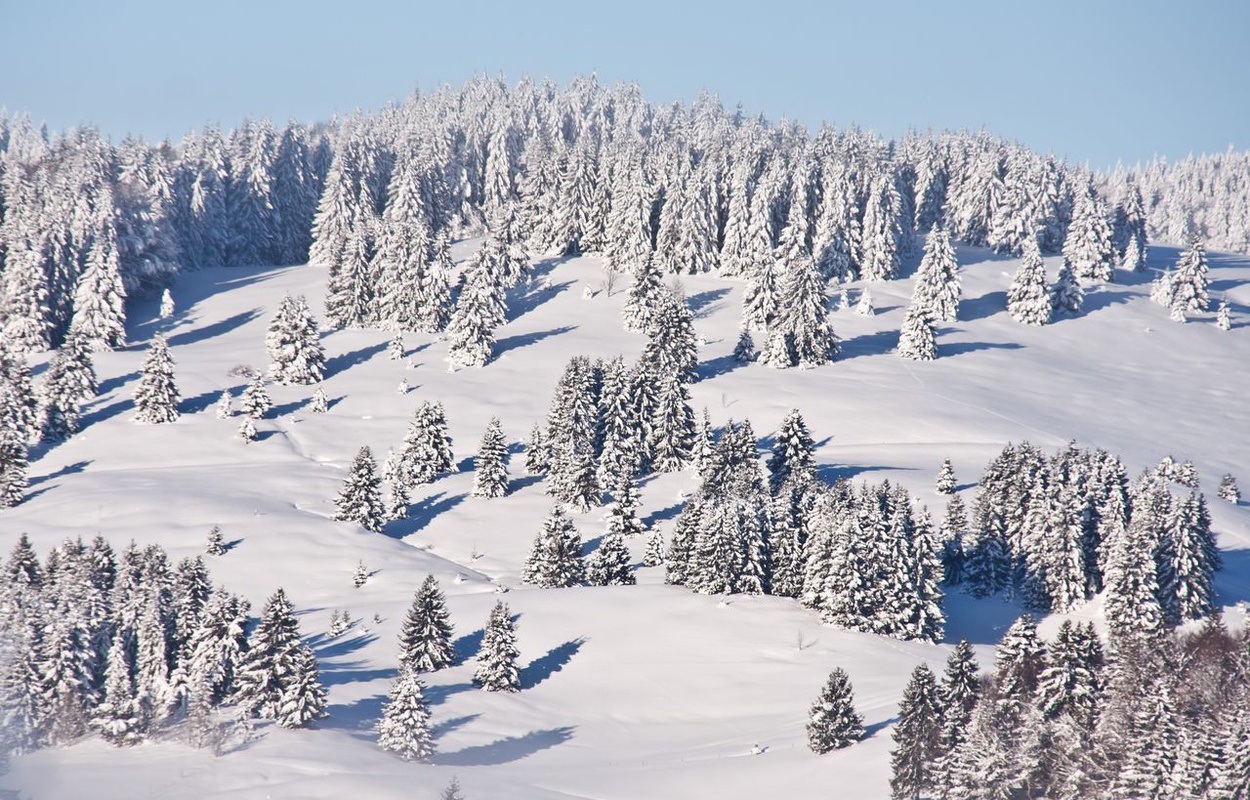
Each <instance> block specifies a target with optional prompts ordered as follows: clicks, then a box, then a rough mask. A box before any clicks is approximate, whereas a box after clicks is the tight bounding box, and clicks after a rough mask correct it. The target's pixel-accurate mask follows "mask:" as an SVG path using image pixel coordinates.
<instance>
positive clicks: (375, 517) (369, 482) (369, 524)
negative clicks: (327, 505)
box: [334, 447, 386, 533]
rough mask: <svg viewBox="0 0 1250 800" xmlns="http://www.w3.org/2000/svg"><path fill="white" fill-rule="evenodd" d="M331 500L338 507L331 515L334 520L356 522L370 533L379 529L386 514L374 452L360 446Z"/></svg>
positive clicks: (383, 522)
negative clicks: (335, 494)
mask: <svg viewBox="0 0 1250 800" xmlns="http://www.w3.org/2000/svg"><path fill="white" fill-rule="evenodd" d="M334 502H335V507H336V508H337V509H338V510H337V511H336V512H335V514H334V518H335V519H336V520H340V521H342V522H355V523H356V524H358V525H360V526H361V527H362V528H364V529H365V530H367V531H372V532H373V533H378V532H380V531H381V530H382V527H383V525H384V524H385V521H386V516H385V509H384V508H383V507H382V489H381V482H380V481H379V480H378V467H377V463H376V462H375V461H374V460H373V451H372V450H370V449H369V448H368V447H362V448H360V451H359V452H357V453H356V458H355V459H354V460H353V461H352V465H351V468H350V469H349V470H348V473H347V480H345V481H344V482H343V488H342V490H340V491H339V495H338V497H337V498H336V499H335V501H334Z"/></svg>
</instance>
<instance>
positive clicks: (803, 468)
mask: <svg viewBox="0 0 1250 800" xmlns="http://www.w3.org/2000/svg"><path fill="white" fill-rule="evenodd" d="M815 451H816V443H815V441H813V440H812V435H811V433H810V432H809V431H808V429H807V423H806V422H805V421H804V420H803V414H802V413H801V412H800V411H799V410H798V409H797V408H792V409H790V411H789V412H787V413H786V416H785V419H783V420H782V421H781V427H780V428H778V429H777V436H776V438H775V439H774V440H773V448H772V455H771V456H769V458H768V462H767V464H766V466H767V467H768V473H769V482H770V484H771V485H772V487H773V489H774V490H775V489H776V488H777V487H779V486H781V484H782V483H784V482H785V481H787V480H790V479H792V478H794V479H798V480H800V481H802V480H807V479H810V478H814V477H815V475H816V459H815V456H814V453H815Z"/></svg>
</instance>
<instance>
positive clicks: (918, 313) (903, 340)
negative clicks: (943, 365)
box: [897, 299, 937, 361]
mask: <svg viewBox="0 0 1250 800" xmlns="http://www.w3.org/2000/svg"><path fill="white" fill-rule="evenodd" d="M897 352H898V354H899V355H900V356H902V357H903V358H908V359H911V360H912V361H932V360H933V359H935V358H937V331H936V329H935V328H934V324H933V320H932V319H931V318H930V317H929V315H928V313H927V312H926V311H925V310H924V309H923V308H921V307H920V306H919V305H917V303H916V301H915V300H914V299H913V300H912V302H911V305H909V306H907V313H906V315H904V317H903V327H902V329H901V330H899V333H898V350H897Z"/></svg>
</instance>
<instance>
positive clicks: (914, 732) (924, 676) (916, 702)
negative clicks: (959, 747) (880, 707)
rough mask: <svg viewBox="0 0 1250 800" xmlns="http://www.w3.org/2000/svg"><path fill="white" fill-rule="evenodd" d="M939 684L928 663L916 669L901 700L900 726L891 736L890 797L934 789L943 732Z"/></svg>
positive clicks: (900, 798) (911, 795)
mask: <svg viewBox="0 0 1250 800" xmlns="http://www.w3.org/2000/svg"><path fill="white" fill-rule="evenodd" d="M941 726H942V722H941V716H940V713H939V701H938V689H937V681H936V679H935V678H934V676H933V671H932V670H930V669H929V665H928V664H924V663H921V664H919V665H918V666H917V667H916V668H915V669H914V670H912V673H911V678H910V679H909V680H908V681H907V686H906V688H904V689H903V699H902V700H900V701H899V708H898V723H897V724H895V726H894V730H893V732H892V733H891V737H892V738H893V739H894V750H893V751H892V752H891V753H890V796H891V797H893V798H896V799H897V800H903V799H904V798H906V799H907V800H912V798H919V797H920V795H921V793H922V792H925V791H926V790H928V789H931V788H932V786H933V762H934V759H935V758H936V757H937V755H938V752H939V750H938V747H939V743H940V740H939V737H940V735H941V730H942V727H941Z"/></svg>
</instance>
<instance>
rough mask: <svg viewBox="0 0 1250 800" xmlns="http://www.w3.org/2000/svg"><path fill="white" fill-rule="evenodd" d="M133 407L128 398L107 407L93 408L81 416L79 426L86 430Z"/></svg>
mask: <svg viewBox="0 0 1250 800" xmlns="http://www.w3.org/2000/svg"><path fill="white" fill-rule="evenodd" d="M134 407H135V404H134V401H133V400H131V399H129V398H127V399H125V400H118V401H116V402H113V403H110V404H108V405H107V406H103V407H98V408H94V409H92V410H91V411H88V412H87V413H86V414H83V415H82V418H81V419H80V420H79V424H80V425H81V428H82V429H83V430H86V429H87V428H89V427H90V426H92V425H95V424H96V423H98V422H104V421H105V420H106V419H112V418H113V417H115V416H117V415H118V414H120V413H122V412H123V411H125V410H126V409H128V408H134Z"/></svg>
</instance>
